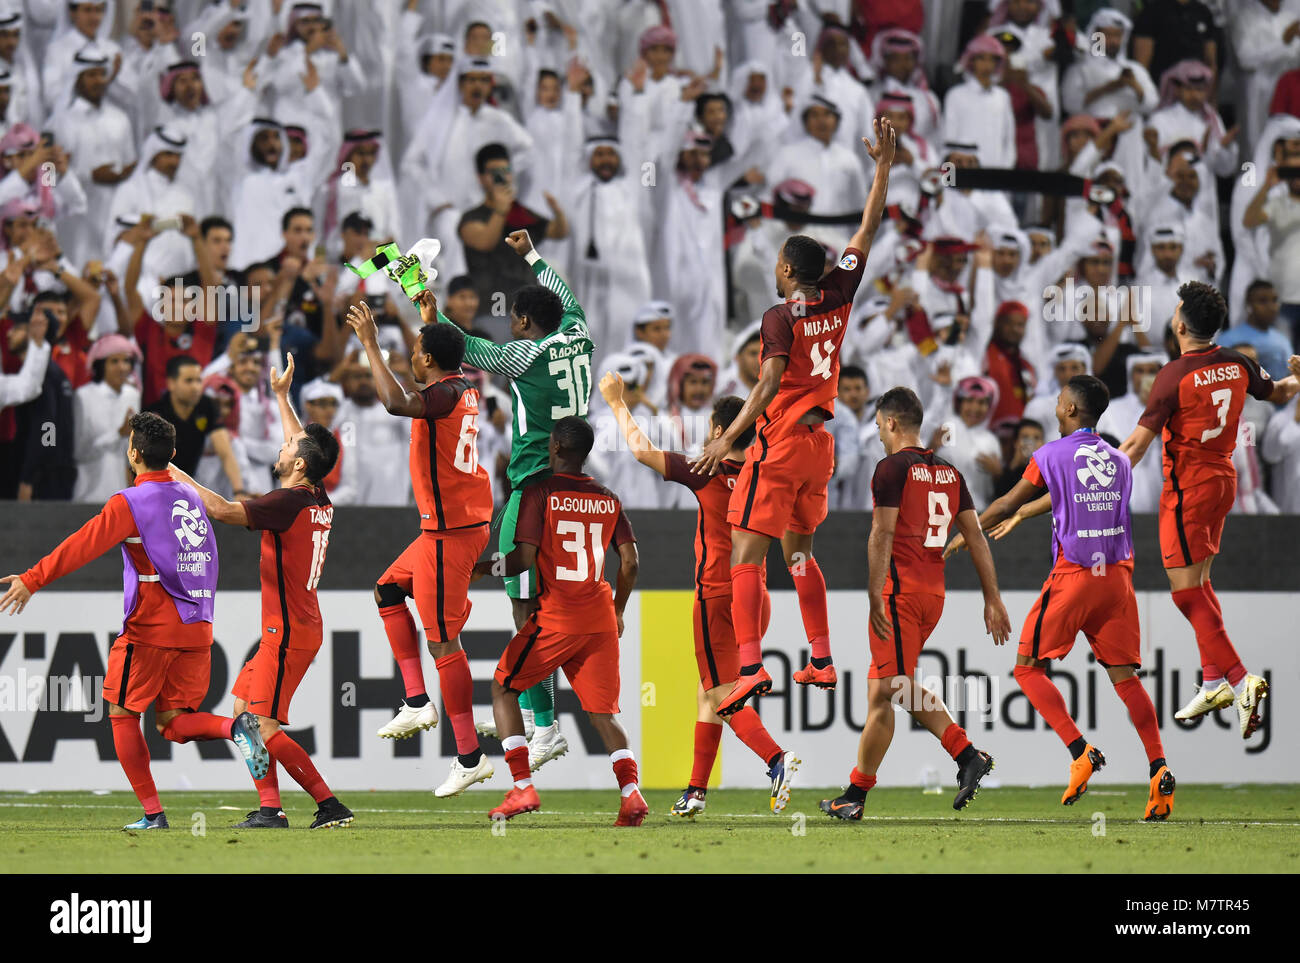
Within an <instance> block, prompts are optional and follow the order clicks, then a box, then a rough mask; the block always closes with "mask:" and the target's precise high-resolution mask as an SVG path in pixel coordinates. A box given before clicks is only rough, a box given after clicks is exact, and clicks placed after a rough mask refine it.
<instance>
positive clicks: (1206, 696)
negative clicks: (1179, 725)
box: [1174, 680, 1237, 719]
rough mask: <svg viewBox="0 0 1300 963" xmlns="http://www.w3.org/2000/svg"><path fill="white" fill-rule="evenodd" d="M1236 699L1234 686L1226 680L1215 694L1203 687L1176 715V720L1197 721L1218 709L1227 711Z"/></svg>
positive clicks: (1220, 684)
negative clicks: (1233, 691) (1233, 692)
mask: <svg viewBox="0 0 1300 963" xmlns="http://www.w3.org/2000/svg"><path fill="white" fill-rule="evenodd" d="M1236 698H1237V697H1236V696H1235V695H1233V694H1232V686H1230V685H1228V683H1227V681H1226V680H1225V681H1223V682H1220V683H1219V686H1218V688H1216V689H1215V690H1214V691H1213V692H1207V691H1206V690H1205V688H1204V687H1201V688H1198V689H1197V690H1196V694H1195V695H1194V696H1192V700H1191V701H1190V702H1189V703H1187V705H1185V706H1183V707H1182V708H1181V709H1179V710H1178V711H1177V712H1175V713H1174V718H1175V719H1195V718H1197V717H1198V716H1203V715H1205V714H1206V713H1207V712H1213V711H1215V710H1216V709H1226V708H1227V707H1228V706H1230V705H1232V703H1233V701H1234V700H1235V699H1236Z"/></svg>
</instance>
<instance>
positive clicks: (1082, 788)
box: [1061, 743, 1106, 806]
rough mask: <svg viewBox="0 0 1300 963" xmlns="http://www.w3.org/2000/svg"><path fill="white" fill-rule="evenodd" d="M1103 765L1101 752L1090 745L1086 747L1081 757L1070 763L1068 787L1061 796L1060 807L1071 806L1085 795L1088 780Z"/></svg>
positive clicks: (1104, 759) (1103, 758) (1103, 759)
mask: <svg viewBox="0 0 1300 963" xmlns="http://www.w3.org/2000/svg"><path fill="white" fill-rule="evenodd" d="M1104 765H1106V757H1105V756H1103V755H1102V754H1101V750H1100V749H1097V748H1094V747H1093V745H1092V743H1089V744H1088V745H1086V746H1085V747H1084V749H1083V755H1081V756H1080V757H1079V758H1078V759H1076V760H1074V762H1072V763H1070V785H1068V786H1067V787H1066V788H1065V794H1064V795H1063V796H1061V805H1062V806H1071V805H1073V804H1074V802H1075V800H1077V799H1078V798H1079V797H1080V796H1082V795H1083V794H1084V793H1086V792H1087V791H1088V780H1089V779H1091V778H1092V774H1093V773H1095V772H1098V771H1100V770H1101V767H1102V766H1104Z"/></svg>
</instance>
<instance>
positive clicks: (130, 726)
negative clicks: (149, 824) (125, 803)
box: [108, 715, 162, 816]
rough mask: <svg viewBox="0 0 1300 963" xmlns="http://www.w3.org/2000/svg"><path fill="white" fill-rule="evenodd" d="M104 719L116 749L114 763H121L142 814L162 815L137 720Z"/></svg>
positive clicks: (121, 718) (134, 718) (142, 734)
mask: <svg viewBox="0 0 1300 963" xmlns="http://www.w3.org/2000/svg"><path fill="white" fill-rule="evenodd" d="M108 720H109V722H111V723H112V724H113V748H114V749H116V750H117V761H118V762H120V763H121V764H122V771H123V772H125V773H126V780H127V782H129V783H130V784H131V788H132V789H134V790H135V798H136V799H138V800H140V805H141V806H143V807H144V811H145V814H146V815H150V816H152V815H155V814H157V813H160V812H162V803H160V802H159V801H158V790H157V789H155V788H154V784H153V774H152V773H151V772H150V771H149V747H148V746H147V745H145V742H144V733H143V732H142V731H141V730H140V719H139V717H137V716H118V715H110V716H109V717H108Z"/></svg>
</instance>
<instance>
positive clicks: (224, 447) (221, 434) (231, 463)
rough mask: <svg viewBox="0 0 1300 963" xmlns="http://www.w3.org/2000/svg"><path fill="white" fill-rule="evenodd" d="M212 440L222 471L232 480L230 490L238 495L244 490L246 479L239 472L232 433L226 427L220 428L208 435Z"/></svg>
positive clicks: (227, 478)
mask: <svg viewBox="0 0 1300 963" xmlns="http://www.w3.org/2000/svg"><path fill="white" fill-rule="evenodd" d="M208 438H209V439H211V441H212V450H213V451H215V452H216V453H217V460H218V461H220V462H221V471H222V473H223V474H224V475H225V476H226V481H228V482H230V490H231V491H232V492H234V493H235V494H236V495H238V494H239V493H240V492H242V491H243V490H244V479H243V476H242V475H240V473H239V460H238V459H237V458H235V448H234V446H233V445H231V443H230V433H229V432H228V431H226V429H225V428H218V429H217V430H216V431H214V432H213V433H212V434H210V435H209V436H208Z"/></svg>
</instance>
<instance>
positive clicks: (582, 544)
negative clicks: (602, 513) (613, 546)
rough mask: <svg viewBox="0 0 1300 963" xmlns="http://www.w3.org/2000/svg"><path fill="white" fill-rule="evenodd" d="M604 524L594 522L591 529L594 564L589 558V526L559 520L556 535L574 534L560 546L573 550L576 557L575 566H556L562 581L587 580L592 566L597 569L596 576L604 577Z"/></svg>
mask: <svg viewBox="0 0 1300 963" xmlns="http://www.w3.org/2000/svg"><path fill="white" fill-rule="evenodd" d="M604 527H605V526H604V524H603V523H602V522H592V523H591V525H590V530H591V543H590V544H591V559H592V560H593V561H594V562H595V565H594V566H592V565H591V564H590V563H589V562H588V560H587V544H588V542H587V530H588V526H587V525H584V524H583V523H582V522H559V523H558V524H557V525H556V526H555V534H556V535H572V536H573V537H572V538H570V539H566V540H565V541H563V542H561V543H560V548H562V549H564V550H565V551H566V552H571V553H572V554H573V558H574V567H573V568H565V567H564V566H563V565H557V566H555V577H556V579H557V580H559V581H561V582H586V581H588V580H589V579H590V577H591V572H592V568H594V569H595V572H596V578H603V577H604V575H605V540H604V538H603V537H602V536H603V535H604Z"/></svg>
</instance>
